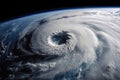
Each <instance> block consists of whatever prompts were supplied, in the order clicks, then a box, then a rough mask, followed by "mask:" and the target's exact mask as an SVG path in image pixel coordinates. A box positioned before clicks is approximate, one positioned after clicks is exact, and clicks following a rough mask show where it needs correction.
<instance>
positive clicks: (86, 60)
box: [0, 8, 120, 80]
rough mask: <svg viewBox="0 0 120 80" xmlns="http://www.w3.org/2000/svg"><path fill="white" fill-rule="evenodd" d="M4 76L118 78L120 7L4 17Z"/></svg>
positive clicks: (0, 50) (0, 38)
mask: <svg viewBox="0 0 120 80" xmlns="http://www.w3.org/2000/svg"><path fill="white" fill-rule="evenodd" d="M0 80H120V8H84V9H67V10H58V11H51V12H45V13H40V14H34V15H30V16H26V17H22V18H18V19H14V20H11V21H7V22H3V23H0Z"/></svg>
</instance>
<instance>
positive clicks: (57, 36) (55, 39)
mask: <svg viewBox="0 0 120 80" xmlns="http://www.w3.org/2000/svg"><path fill="white" fill-rule="evenodd" d="M70 37H71V35H70V34H68V32H67V31H62V32H59V33H54V34H53V35H52V36H51V41H52V43H54V44H56V45H62V44H66V43H67V42H68V41H69V39H70Z"/></svg>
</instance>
